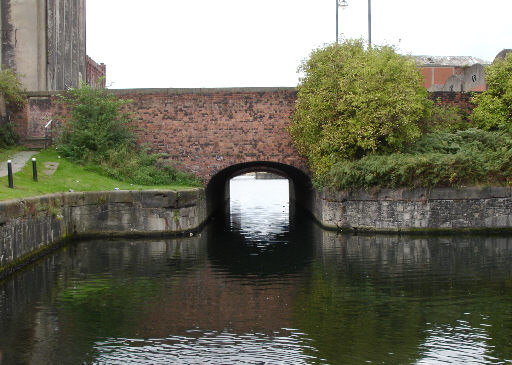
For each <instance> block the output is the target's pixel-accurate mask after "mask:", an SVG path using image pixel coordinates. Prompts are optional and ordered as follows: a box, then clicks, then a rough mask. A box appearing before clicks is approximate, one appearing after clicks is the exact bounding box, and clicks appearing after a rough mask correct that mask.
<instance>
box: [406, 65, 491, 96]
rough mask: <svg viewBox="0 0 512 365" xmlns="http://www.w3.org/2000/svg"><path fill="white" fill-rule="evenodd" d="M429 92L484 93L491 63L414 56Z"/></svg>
mask: <svg viewBox="0 0 512 365" xmlns="http://www.w3.org/2000/svg"><path fill="white" fill-rule="evenodd" d="M413 57H414V58H415V59H416V61H417V62H418V65H419V67H420V68H421V72H422V73H423V77H424V78H425V80H424V82H423V86H424V87H425V88H426V89H427V90H428V91H484V90H485V89H486V86H485V66H487V65H488V64H489V62H487V61H484V60H482V59H479V58H476V57H469V56H451V57H450V56H446V57H443V56H413Z"/></svg>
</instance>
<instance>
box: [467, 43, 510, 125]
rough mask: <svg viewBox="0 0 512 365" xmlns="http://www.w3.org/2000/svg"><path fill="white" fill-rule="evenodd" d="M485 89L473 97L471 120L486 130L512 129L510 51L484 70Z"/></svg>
mask: <svg viewBox="0 0 512 365" xmlns="http://www.w3.org/2000/svg"><path fill="white" fill-rule="evenodd" d="M485 81H486V83H487V90H486V91H484V92H483V93H482V94H480V95H477V96H475V97H474V98H473V102H474V103H475V104H476V105H477V106H476V108H475V109H474V110H473V114H472V120H473V122H474V123H475V126H478V127H479V128H482V129H486V130H498V129H508V130H511V129H512V53H509V54H507V56H506V57H505V59H497V60H496V61H495V62H494V64H492V65H490V66H489V67H487V68H486V70H485Z"/></svg>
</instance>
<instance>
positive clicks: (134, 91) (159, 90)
mask: <svg viewBox="0 0 512 365" xmlns="http://www.w3.org/2000/svg"><path fill="white" fill-rule="evenodd" d="M105 90H106V91H109V92H112V93H113V94H116V95H131V94H138V95H145V94H167V95H175V94H214V93H267V92H279V91H297V88H296V87H289V86H277V87H225V88H213V87H212V88H141V89H105ZM65 92H66V91H65V90H56V91H28V92H27V96H28V97H48V96H53V95H59V94H62V93H65Z"/></svg>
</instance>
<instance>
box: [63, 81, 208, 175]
mask: <svg viewBox="0 0 512 365" xmlns="http://www.w3.org/2000/svg"><path fill="white" fill-rule="evenodd" d="M61 102H62V103H64V104H65V105H67V106H68V107H69V109H70V112H71V116H70V118H69V120H67V121H66V122H65V123H63V127H62V128H63V129H62V131H61V134H60V137H59V141H58V143H57V149H58V151H59V152H60V153H61V154H62V155H63V156H64V157H67V158H68V159H70V160H72V161H74V162H77V163H80V164H83V165H85V166H86V167H87V168H88V169H91V170H94V171H96V172H99V173H101V174H104V175H106V176H109V177H112V178H115V179H118V180H121V181H125V182H130V183H133V184H140V185H169V184H182V185H198V184H199V182H198V180H197V179H196V178H195V177H193V176H192V175H190V174H187V173H184V172H180V171H178V170H177V169H175V168H174V167H173V166H171V165H170V163H169V162H167V161H165V160H164V159H163V157H164V156H163V155H162V154H155V153H151V152H150V151H149V150H148V149H147V148H144V147H143V146H142V147H141V146H140V145H139V144H138V143H137V138H136V135H135V133H134V131H133V127H132V126H133V120H132V118H131V116H130V114H129V113H127V112H125V111H123V106H124V105H125V104H127V103H129V101H126V100H121V99H119V98H117V97H116V96H115V95H113V94H112V93H110V92H108V91H106V90H104V89H96V88H93V87H91V86H89V85H85V84H84V85H82V87H80V88H77V89H71V90H69V91H68V92H67V93H66V94H64V95H62V96H61Z"/></svg>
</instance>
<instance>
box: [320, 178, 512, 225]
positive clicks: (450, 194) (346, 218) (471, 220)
mask: <svg viewBox="0 0 512 365" xmlns="http://www.w3.org/2000/svg"><path fill="white" fill-rule="evenodd" d="M313 210H314V215H315V217H316V219H317V220H318V221H319V222H320V223H321V224H322V225H323V226H324V227H326V228H330V229H341V230H342V231H343V230H347V231H376V232H379V231H380V232H402V231H403V232H411V231H422V232H432V231H449V232H455V231H478V230H482V231H486V230H493V231H500V230H503V231H505V230H510V229H511V228H512V192H511V188H510V187H491V188H477V187H468V188H461V189H449V188H446V189H444V188H438V189H432V190H427V189H417V190H409V189H382V190H379V191H374V192H371V191H370V192H369V191H365V190H359V191H347V190H345V191H337V192H334V191H324V192H321V193H320V192H316V193H315V198H314V208H313Z"/></svg>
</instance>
